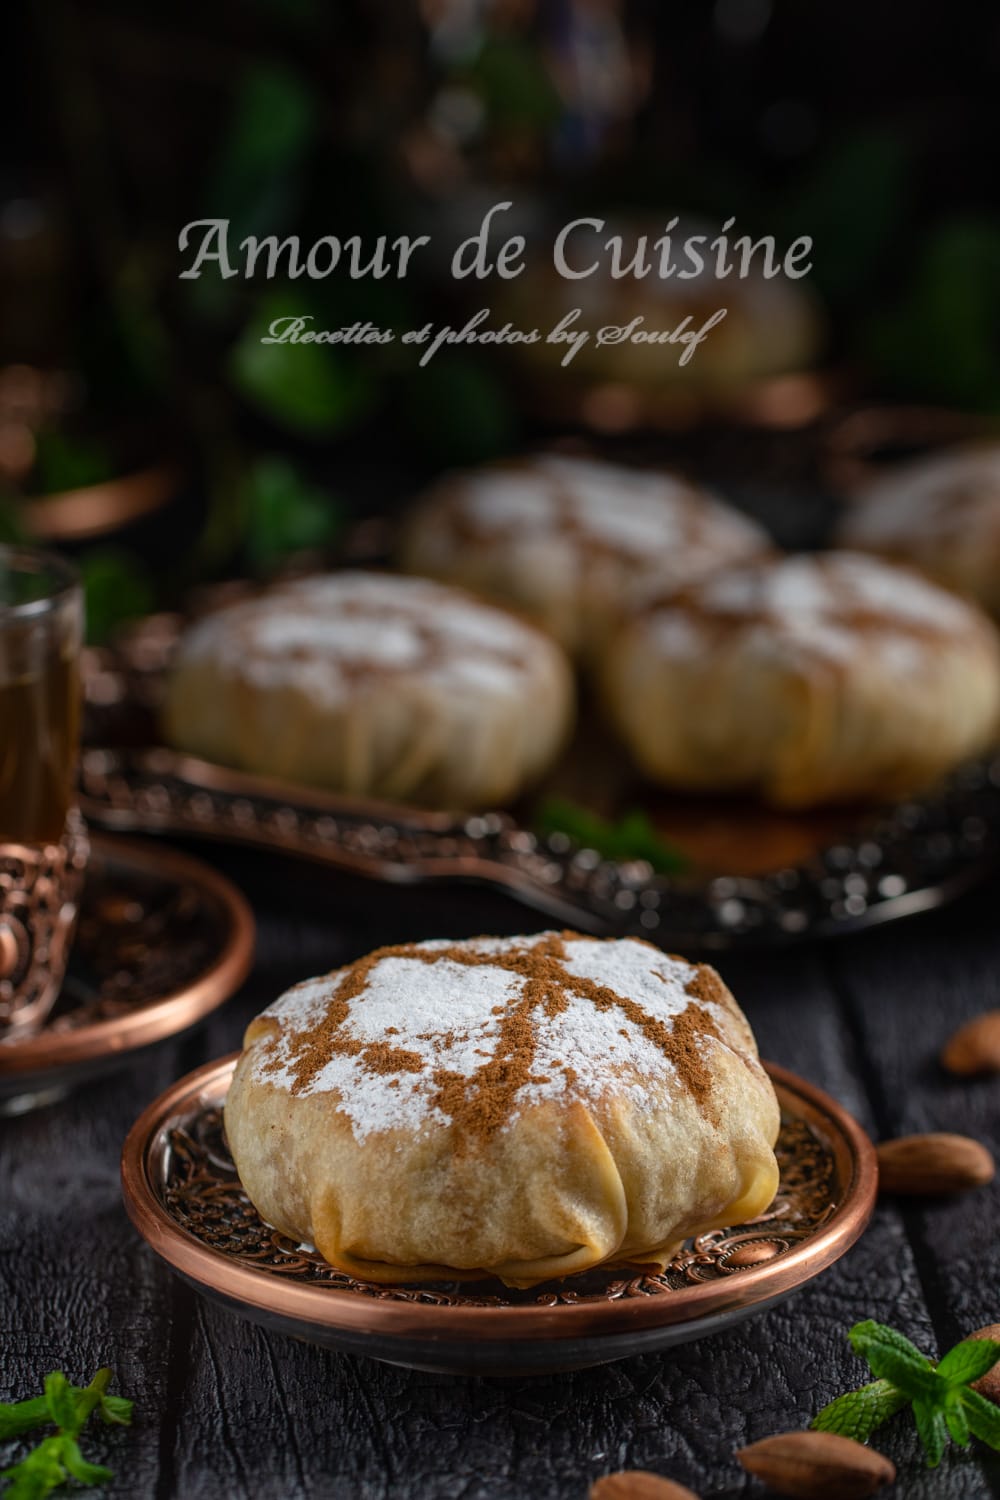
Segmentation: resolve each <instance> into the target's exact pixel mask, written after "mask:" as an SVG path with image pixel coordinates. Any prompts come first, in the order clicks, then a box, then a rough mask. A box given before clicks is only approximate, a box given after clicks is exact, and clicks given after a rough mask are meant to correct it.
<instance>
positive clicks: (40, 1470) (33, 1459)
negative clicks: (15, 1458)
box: [0, 1368, 132, 1500]
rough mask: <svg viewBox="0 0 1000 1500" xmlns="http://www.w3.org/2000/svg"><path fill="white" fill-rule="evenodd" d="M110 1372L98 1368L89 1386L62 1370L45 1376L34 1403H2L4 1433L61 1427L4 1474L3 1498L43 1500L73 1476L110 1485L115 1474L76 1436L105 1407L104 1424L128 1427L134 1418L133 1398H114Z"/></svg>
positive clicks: (15, 1434)
mask: <svg viewBox="0 0 1000 1500" xmlns="http://www.w3.org/2000/svg"><path fill="white" fill-rule="evenodd" d="M110 1383H111V1371H110V1370H109V1369H107V1368H104V1369H100V1370H98V1372H97V1374H96V1375H95V1376H94V1378H93V1380H92V1381H91V1382H90V1384H89V1385H87V1386H82V1387H81V1386H75V1385H70V1383H69V1381H68V1380H67V1379H66V1376H65V1375H64V1374H63V1373H62V1371H61V1370H53V1371H52V1372H51V1373H50V1374H49V1375H47V1376H46V1377H45V1394H44V1396H37V1397H34V1398H33V1399H31V1400H30V1401H19V1402H15V1403H13V1404H11V1405H6V1404H0V1437H4V1438H11V1437H19V1436H21V1434H22V1433H24V1432H27V1431H30V1429H31V1428H32V1427H43V1426H46V1425H47V1424H49V1423H54V1424H55V1425H56V1427H57V1428H58V1429H59V1430H58V1432H56V1433H55V1434H54V1435H53V1436H51V1437H47V1438H43V1439H42V1441H41V1442H40V1443H39V1444H38V1445H37V1447H35V1448H33V1449H32V1451H31V1452H30V1453H29V1454H27V1455H26V1457H25V1458H23V1459H22V1460H21V1462H20V1463H18V1464H15V1465H14V1466H13V1468H10V1469H7V1470H6V1471H4V1472H2V1473H0V1482H2V1481H3V1480H6V1481H7V1486H6V1488H5V1489H4V1491H3V1500H44V1497H45V1496H46V1495H49V1494H51V1492H52V1491H53V1490H55V1489H58V1488H59V1487H60V1486H61V1485H63V1484H65V1482H66V1480H67V1479H68V1478H70V1477H72V1478H74V1479H77V1480H79V1482H80V1483H81V1484H86V1485H95V1484H106V1483H107V1481H108V1480H109V1479H112V1478H113V1477H114V1476H113V1474H112V1471H111V1470H110V1469H106V1468H104V1467H103V1465H101V1464H92V1463H90V1462H89V1461H88V1460H87V1459H85V1458H84V1456H83V1454H82V1453H81V1451H80V1445H79V1443H78V1442H77V1437H78V1435H79V1433H80V1432H81V1431H82V1429H83V1428H84V1427H85V1426H86V1424H87V1422H88V1421H89V1419H90V1417H91V1414H92V1413H93V1412H94V1411H95V1410H96V1409H100V1412H101V1416H102V1417H103V1419H104V1421H105V1422H115V1423H118V1424H119V1425H122V1426H127V1425H128V1423H129V1422H130V1421H131V1420H132V1402H131V1401H127V1400H126V1399H125V1397H123V1396H109V1395H108V1393H107V1391H108V1386H109V1385H110Z"/></svg>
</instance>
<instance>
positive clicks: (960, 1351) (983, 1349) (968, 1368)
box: [937, 1339, 1000, 1386]
mask: <svg viewBox="0 0 1000 1500" xmlns="http://www.w3.org/2000/svg"><path fill="white" fill-rule="evenodd" d="M997 1360H1000V1344H998V1343H995V1342H994V1341H993V1340H992V1339H963V1340H962V1342H961V1343H960V1344H956V1345H955V1347H954V1349H949V1350H948V1353H947V1354H946V1355H945V1357H944V1359H942V1360H941V1362H940V1364H939V1365H938V1367H937V1372H938V1374H939V1375H943V1376H944V1378H945V1380H947V1382H948V1384H949V1385H952V1386H958V1385H970V1384H971V1383H972V1381H973V1380H979V1378H980V1377H981V1376H983V1375H985V1374H986V1372H987V1371H988V1370H992V1368H993V1366H994V1365H995V1364H996V1362H997Z"/></svg>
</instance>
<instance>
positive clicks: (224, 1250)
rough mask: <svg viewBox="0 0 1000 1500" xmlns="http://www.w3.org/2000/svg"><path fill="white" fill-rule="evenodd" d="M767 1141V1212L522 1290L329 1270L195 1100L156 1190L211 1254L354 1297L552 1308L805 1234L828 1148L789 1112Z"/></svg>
mask: <svg viewBox="0 0 1000 1500" xmlns="http://www.w3.org/2000/svg"><path fill="white" fill-rule="evenodd" d="M775 1149H776V1154H777V1157H778V1164H779V1167H780V1171H781V1181H780V1186H779V1188H778V1193H777V1196H776V1197H775V1200H774V1202H773V1203H772V1204H771V1207H770V1208H769V1209H768V1211H767V1212H766V1213H765V1214H761V1215H760V1217H759V1218H756V1219H752V1220H750V1221H748V1222H747V1223H745V1224H740V1225H736V1226H734V1227H732V1228H730V1229H717V1230H713V1231H711V1232H710V1233H708V1234H703V1235H700V1236H699V1237H698V1239H696V1240H694V1241H691V1242H689V1243H688V1244H687V1245H685V1246H684V1247H683V1248H682V1249H681V1250H680V1251H679V1252H678V1254H677V1255H675V1257H674V1259H673V1260H672V1261H671V1263H670V1265H669V1266H668V1267H667V1268H666V1270H665V1271H664V1273H663V1275H647V1274H644V1273H643V1272H641V1271H638V1270H637V1271H636V1272H635V1273H633V1274H629V1273H627V1272H623V1271H622V1270H621V1269H616V1270H613V1271H603V1272H602V1271H600V1270H597V1271H591V1272H588V1273H587V1274H586V1275H583V1276H578V1277H573V1278H572V1279H571V1281H570V1282H559V1283H550V1284H549V1286H547V1287H535V1288H532V1289H531V1290H529V1291H515V1290H512V1289H510V1288H507V1287H498V1284H497V1283H495V1282H492V1281H491V1282H488V1283H487V1282H477V1283H462V1282H445V1283H434V1284H432V1285H425V1286H375V1285H373V1284H372V1283H371V1282H365V1281H357V1280H355V1278H354V1277H352V1276H348V1275H347V1274H346V1273H345V1272H343V1271H337V1270H334V1268H333V1267H332V1266H330V1265H328V1264H327V1262H326V1261H325V1260H324V1259H323V1258H322V1256H320V1255H318V1254H317V1253H316V1251H314V1250H312V1249H310V1248H309V1247H308V1246H304V1245H296V1244H294V1243H293V1242H292V1241H291V1240H289V1239H288V1238H286V1236H284V1235H283V1234H281V1233H279V1231H278V1230H276V1229H272V1228H271V1227H270V1226H269V1225H267V1224H265V1223H264V1221H263V1220H262V1219H261V1218H260V1216H259V1214H258V1213H257V1211H256V1209H255V1208H254V1207H253V1205H252V1203H251V1202H250V1200H249V1198H248V1197H247V1195H246V1193H245V1192H244V1190H243V1188H242V1186H241V1184H240V1181H239V1179H238V1177H237V1175H236V1168H235V1167H234V1165H233V1161H232V1158H231V1156H230V1155H229V1151H228V1148H227V1146H226V1142H225V1135H224V1131H223V1124H222V1113H221V1110H219V1109H217V1108H203V1109H202V1110H200V1111H199V1112H197V1113H194V1114H192V1115H191V1116H189V1118H188V1119H187V1120H185V1121H184V1123H183V1124H180V1125H177V1126H175V1127H174V1128H173V1129H172V1130H171V1131H170V1136H169V1146H168V1150H167V1152H166V1154H165V1178H164V1183H163V1187H162V1189H161V1192H162V1201H163V1203H164V1206H165V1207H166V1210H167V1212H168V1214H169V1215H170V1217H171V1218H172V1219H173V1221H174V1223H175V1224H177V1225H178V1227H179V1228H181V1229H183V1230H184V1231H185V1232H186V1233H187V1234H189V1235H191V1236H192V1237H193V1238H194V1239H196V1240H198V1241H199V1242H200V1243H201V1244H203V1245H207V1246H208V1247H209V1248H210V1249H212V1250H215V1251H217V1252H218V1254H220V1255H223V1256H225V1257H227V1258H228V1259H231V1260H234V1261H237V1262H239V1263H240V1264H241V1265H245V1266H246V1265H249V1266H253V1267H254V1268H256V1269H257V1270H260V1271H264V1272H266V1273H267V1274H268V1275H272V1276H279V1277H291V1278H294V1279H296V1280H300V1281H305V1282H308V1283H309V1284H310V1285H315V1286H321V1287H332V1288H335V1289H336V1290H338V1291H343V1292H352V1293H354V1294H355V1295H357V1296H359V1297H373V1298H378V1299H382V1300H386V1299H388V1300H391V1301H395V1302H423V1303H427V1304H431V1305H434V1306H437V1307H516V1306H525V1305H533V1306H537V1307H554V1306H557V1305H571V1304H578V1303H581V1302H614V1301H617V1300H619V1299H620V1298H629V1297H656V1296H662V1295H664V1294H668V1295H669V1294H670V1293H672V1292H677V1291H680V1290H681V1289H682V1288H684V1287H685V1286H691V1285H694V1284H697V1283H699V1282H704V1281H712V1280H718V1279H719V1278H722V1277H726V1276H736V1275H739V1273H740V1272H741V1271H744V1270H747V1269H749V1268H751V1267H753V1266H756V1265H759V1264H761V1263H763V1262H765V1261H769V1260H774V1259H776V1258H777V1257H779V1256H781V1255H783V1254H785V1253H786V1252H787V1251H788V1250H789V1249H791V1248H792V1247H793V1246H795V1245H798V1244H801V1243H802V1242H803V1241H804V1240H808V1239H809V1238H810V1237H811V1236H812V1235H814V1234H816V1232H817V1231H818V1230H819V1229H821V1228H822V1227H823V1226H824V1225H825V1224H826V1222H827V1220H828V1219H829V1218H830V1217H831V1216H832V1215H833V1213H834V1212H835V1210H836V1207H837V1199H836V1192H837V1181H836V1170H835V1164H834V1158H833V1154H832V1152H831V1151H830V1149H829V1148H828V1147H827V1146H826V1145H824V1143H823V1142H822V1141H821V1140H820V1139H819V1137H818V1136H817V1135H815V1134H814V1133H813V1131H812V1130H811V1129H810V1127H809V1126H808V1125H807V1124H806V1123H805V1122H804V1121H802V1120H797V1119H792V1118H789V1117H785V1118H784V1119H783V1121H782V1127H781V1135H780V1137H779V1140H778V1144H777V1147H776V1148H775ZM494 1288H497V1289H496V1290H493V1289H494Z"/></svg>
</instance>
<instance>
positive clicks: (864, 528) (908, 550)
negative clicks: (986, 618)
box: [838, 442, 1000, 615]
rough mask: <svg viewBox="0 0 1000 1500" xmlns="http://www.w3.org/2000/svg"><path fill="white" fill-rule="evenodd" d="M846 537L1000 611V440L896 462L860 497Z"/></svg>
mask: <svg viewBox="0 0 1000 1500" xmlns="http://www.w3.org/2000/svg"><path fill="white" fill-rule="evenodd" d="M838 536H839V541H840V543H841V544H842V545H843V546H845V547H856V548H858V549H859V550H861V551H865V552H876V553H879V554H880V555H881V556H883V557H888V558H894V559H896V560H897V561H899V562H906V563H910V564H911V565H912V566H913V567H915V568H919V569H920V571H921V572H922V573H926V575H927V576H928V578H933V579H934V580H935V581H936V582H937V583H940V584H942V585H944V587H945V588H950V589H953V590H954V591H955V592H956V593H958V594H964V595H965V596H966V597H967V598H969V599H974V600H976V602H977V603H978V604H981V605H982V606H983V608H984V609H987V610H989V612H990V613H991V614H992V615H1000V443H986V442H983V443H974V444H967V445H965V446H962V447H958V448H949V449H945V450H944V451H943V452H940V453H935V454H933V455H931V456H929V457H924V458H916V459H912V460H910V461H909V462H907V463H901V464H896V465H893V466H892V467H891V468H889V469H888V470H887V471H886V472H885V473H880V474H879V475H878V476H877V477H876V478H874V479H872V480H870V481H869V482H868V483H867V484H865V485H863V486H862V487H861V488H859V489H858V490H857V491H856V492H855V493H854V494H853V495H852V497H851V500H850V503H849V505H848V506H847V508H846V509H845V512H844V515H843V518H842V520H841V523H840V528H839V533H838Z"/></svg>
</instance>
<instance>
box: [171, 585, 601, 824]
mask: <svg viewBox="0 0 1000 1500" xmlns="http://www.w3.org/2000/svg"><path fill="white" fill-rule="evenodd" d="M573 692H574V688H573V677H572V672H571V669H570V666H569V663H568V661H567V659H566V657H565V656H564V654H563V652H562V650H561V649H560V647H559V646H558V645H557V644H556V643H555V642H554V641H552V640H550V639H549V638H548V637H547V636H545V635H543V634H542V633H541V632H539V631H536V630H534V629H533V628H532V627H531V626H529V625H526V624H524V623H523V622H522V621H520V620H518V619H515V617H514V616H513V615H511V614H508V613H506V612H505V611H503V610H500V609H495V608H493V607H491V606H490V605H487V604H483V603H481V602H480V601H479V600H478V599H473V598H472V597H470V596H469V595H467V594H464V593H462V592H460V591H459V590H457V589H452V588H446V587H443V586H442V585H440V584H436V583H430V582H427V581H426V580H423V579H416V578H400V577H393V576H390V575H387V574H378V573H361V572H344V573H338V574H330V575H326V576H321V577H314V578H306V579H301V580H298V581H297V582H293V583H286V584H283V585H281V586H279V587H277V588H275V589H273V590H271V591H270V592H268V593H266V594H264V595H262V596H261V597H259V598H255V599H250V600H245V601H242V602H240V603H237V604H231V605H229V606H227V607H225V608H223V609H220V610H218V611H216V612H215V613H213V614H210V615H208V616H206V617H205V618H203V619H202V620H200V621H199V622H197V623H196V624H194V625H193V626H192V627H191V628H190V629H189V630H188V631H187V633H186V634H185V636H184V637H183V639H182V641H181V643H180V646H179V649H178V654H177V657H176V659H175V662H174V665H173V668H172V670H171V673H170V678H169V682H168V685H167V694H166V704H165V712H164V728H165V731H166V734H167V737H168V739H169V740H170V742H171V743H172V744H173V745H174V746H175V747H177V748H178V749H181V750H186V751H188V752H190V753H192V754H195V755H199V756H202V757H203V758H205V759H208V760H210V761H215V762H219V763H221V764H223V765H227V766H233V767H235V768H237V769H239V770H243V771H250V772H254V773H256V774H259V775H266V776H273V777H278V778H281V779H283V780H287V781H294V782H302V783H305V784H307V785H312V786H318V787H324V788H327V789H329V790H332V791H338V792H345V793H351V794H354V795H358V796H374V797H384V798H392V799H395V800H400V801H408V802H422V803H429V804H432V805H435V806H455V807H468V806H476V805H478V804H483V803H492V802H502V801H504V800H507V799H509V798H511V797H513V796H515V795H516V794H517V793H518V792H519V791H520V790H521V789H522V787H523V786H524V785H525V784H526V783H528V782H530V781H532V780H534V779H535V778H536V777H538V776H540V775H541V774H542V773H543V772H544V771H545V770H547V769H548V767H549V765H550V764H551V762H552V760H553V758H554V757H555V756H556V754H557V753H558V752H559V750H560V749H561V747H562V745H563V743H564V741H565V740H566V738H567V736H568V734H569V732H570V728H571V723H572V717H573Z"/></svg>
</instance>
